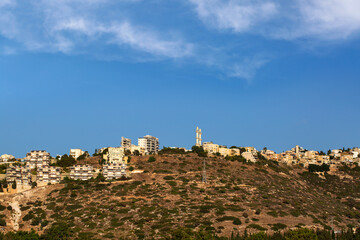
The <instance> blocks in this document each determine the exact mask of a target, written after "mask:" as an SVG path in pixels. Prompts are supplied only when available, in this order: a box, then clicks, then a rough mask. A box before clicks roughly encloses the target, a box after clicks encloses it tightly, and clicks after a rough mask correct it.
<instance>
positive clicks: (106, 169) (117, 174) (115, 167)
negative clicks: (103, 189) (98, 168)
mask: <svg viewBox="0 0 360 240" xmlns="http://www.w3.org/2000/svg"><path fill="white" fill-rule="evenodd" d="M103 175H104V177H105V179H106V180H114V179H119V178H122V177H126V165H125V164H124V163H123V164H111V163H110V164H105V165H103Z"/></svg>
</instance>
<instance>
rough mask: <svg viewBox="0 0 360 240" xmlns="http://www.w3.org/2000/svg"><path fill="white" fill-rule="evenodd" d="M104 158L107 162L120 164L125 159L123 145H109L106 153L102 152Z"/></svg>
mask: <svg viewBox="0 0 360 240" xmlns="http://www.w3.org/2000/svg"><path fill="white" fill-rule="evenodd" d="M103 157H104V159H105V160H106V161H107V163H117V164H122V163H124V162H125V161H126V160H125V159H124V157H125V148H123V147H109V148H108V151H107V153H106V154H104V156H103Z"/></svg>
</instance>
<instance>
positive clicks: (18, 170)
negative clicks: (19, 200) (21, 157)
mask: <svg viewBox="0 0 360 240" xmlns="http://www.w3.org/2000/svg"><path fill="white" fill-rule="evenodd" d="M6 181H7V182H8V183H14V182H16V185H19V186H21V185H24V186H25V185H28V186H29V185H30V181H31V174H30V169H29V168H28V166H9V167H8V168H7V169H6Z"/></svg>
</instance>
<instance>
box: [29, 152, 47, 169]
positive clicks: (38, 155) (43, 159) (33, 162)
mask: <svg viewBox="0 0 360 240" xmlns="http://www.w3.org/2000/svg"><path fill="white" fill-rule="evenodd" d="M25 160H26V162H27V165H28V166H29V168H30V169H34V168H40V167H43V166H48V165H49V161H50V153H48V152H46V151H44V150H33V151H31V152H29V153H27V154H26V158H25Z"/></svg>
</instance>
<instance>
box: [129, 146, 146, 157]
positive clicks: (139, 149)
mask: <svg viewBox="0 0 360 240" xmlns="http://www.w3.org/2000/svg"><path fill="white" fill-rule="evenodd" d="M129 150H130V152H131V154H135V151H137V152H138V153H139V155H141V156H143V155H145V154H146V149H145V148H144V147H141V146H136V145H131V146H130V148H129Z"/></svg>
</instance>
